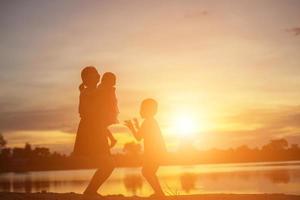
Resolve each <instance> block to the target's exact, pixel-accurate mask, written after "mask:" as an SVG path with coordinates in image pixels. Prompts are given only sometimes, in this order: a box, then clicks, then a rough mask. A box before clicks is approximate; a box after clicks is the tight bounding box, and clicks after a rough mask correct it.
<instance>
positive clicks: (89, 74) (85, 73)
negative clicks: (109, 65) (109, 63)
mask: <svg viewBox="0 0 300 200" xmlns="http://www.w3.org/2000/svg"><path fill="white" fill-rule="evenodd" d="M81 79H82V82H83V84H84V85H85V86H86V87H95V86H97V83H98V82H99V79H100V75H99V73H98V71H97V69H96V68H95V67H94V66H87V67H85V68H84V69H83V70H82V71H81Z"/></svg>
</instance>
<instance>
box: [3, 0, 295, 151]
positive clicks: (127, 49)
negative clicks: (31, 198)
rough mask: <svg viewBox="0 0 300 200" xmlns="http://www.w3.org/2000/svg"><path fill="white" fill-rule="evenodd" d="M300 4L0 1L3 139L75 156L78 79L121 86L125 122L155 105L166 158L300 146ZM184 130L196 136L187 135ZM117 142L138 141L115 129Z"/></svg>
mask: <svg viewBox="0 0 300 200" xmlns="http://www.w3.org/2000/svg"><path fill="white" fill-rule="evenodd" d="M299 10H300V1H298V0H284V1H280V0H272V1H271V0H269V1H267V0H252V1H243V0H235V1H213V0H212V1H199V0H197V1H189V0H186V1H176V0H172V1H171V0H170V1H162V2H161V1H143V0H138V1H126V0H124V1H90V0H89V1H67V0H64V1H39V0H36V1H32V0H29V1H1V2H0V61H1V63H0V81H1V84H0V132H1V133H2V134H3V135H4V137H5V138H6V139H7V140H8V145H9V146H23V145H24V143H25V142H29V143H31V144H33V145H38V146H47V147H50V148H51V149H53V150H57V151H60V152H67V153H69V152H71V150H72V148H73V143H74V138H75V133H76V129H77V125H78V122H79V115H78V108H77V107H78V96H79V91H78V86H79V84H80V83H81V79H80V71H81V69H82V68H83V67H84V66H87V65H94V66H96V67H97V69H98V70H99V72H100V73H101V74H103V73H104V72H106V71H111V72H114V73H115V74H116V75H117V76H118V83H117V95H118V101H119V108H120V112H121V113H120V117H119V118H120V121H121V122H122V121H123V120H126V119H129V118H131V117H135V116H138V109H139V104H140V102H141V100H143V99H144V98H147V97H153V98H155V99H156V100H157V101H158V102H159V113H158V115H157V119H158V121H159V124H160V125H161V128H162V131H163V134H164V138H165V140H166V143H167V145H168V148H169V149H170V150H172V149H175V148H176V147H177V146H178V145H179V143H180V141H182V140H183V138H188V137H190V138H193V141H194V145H195V146H197V148H199V149H209V148H213V147H216V148H228V147H236V146H239V145H241V144H248V145H249V146H260V145H262V144H264V143H266V142H267V141H268V140H270V139H274V138H286V139H288V141H289V142H290V143H298V144H300V12H299ZM180 121H183V122H187V123H188V124H189V125H190V126H192V128H191V130H188V131H190V132H193V133H192V134H191V133H188V131H187V133H182V132H184V126H183V127H181V128H180V127H179V126H178V123H179V124H180ZM111 130H112V131H113V132H114V133H115V136H116V138H117V139H119V143H118V145H117V149H118V148H121V147H122V146H123V144H124V143H125V142H128V141H132V140H133V137H132V136H131V135H130V134H129V131H128V130H127V129H126V128H125V127H124V126H122V125H116V126H114V127H112V129H111Z"/></svg>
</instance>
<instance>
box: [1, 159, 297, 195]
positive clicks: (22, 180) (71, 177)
mask: <svg viewBox="0 0 300 200" xmlns="http://www.w3.org/2000/svg"><path fill="white" fill-rule="evenodd" d="M205 167H207V166H201V165H199V166H194V167H180V166H177V167H162V168H161V170H160V171H159V173H158V175H159V178H160V181H161V183H162V186H168V187H169V188H170V189H172V190H174V191H179V193H180V194H195V193H228V192H229V193H288V194H300V190H299V189H298V188H300V165H298V166H295V165H294V166H286V165H284V166H276V167H273V166H272V167H269V166H268V167H267V166H261V167H259V168H257V167H255V168H249V167H239V168H238V170H237V168H234V167H232V166H230V167H227V168H224V167H219V166H217V167H216V166H215V165H210V166H209V167H208V168H207V169H205V170H203V169H204V168H205ZM93 172H94V170H75V171H55V172H54V171H52V172H31V173H23V174H15V173H7V174H0V191H5V192H27V193H30V192H41V191H48V192H62V193H63V192H76V193H81V192H82V191H83V190H84V188H85V187H86V185H87V184H88V181H89V178H90V177H91V176H92V174H93ZM99 192H100V193H102V194H104V195H105V194H124V195H138V196H147V195H149V194H151V193H152V190H151V189H150V187H149V186H148V184H145V183H144V180H143V178H142V176H141V174H140V169H138V168H134V169H117V170H115V172H114V173H113V175H112V177H111V178H110V179H109V180H108V181H107V182H106V183H105V185H103V187H101V189H100V191H99Z"/></svg>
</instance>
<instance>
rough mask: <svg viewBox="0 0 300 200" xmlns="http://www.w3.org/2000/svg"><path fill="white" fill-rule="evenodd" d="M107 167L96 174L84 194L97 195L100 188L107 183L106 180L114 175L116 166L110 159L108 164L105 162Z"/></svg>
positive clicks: (98, 170)
mask: <svg viewBox="0 0 300 200" xmlns="http://www.w3.org/2000/svg"><path fill="white" fill-rule="evenodd" d="M103 163H105V165H104V166H103V167H101V168H99V169H97V171H96V172H95V174H94V175H93V177H92V179H91V181H90V183H89V185H88V186H87V188H86V189H85V191H84V194H97V190H98V189H99V187H100V186H101V185H102V184H103V183H104V182H105V181H106V179H107V178H108V177H109V176H110V175H111V174H112V172H113V170H114V168H115V166H114V163H113V162H112V161H111V160H110V159H109V160H107V162H103Z"/></svg>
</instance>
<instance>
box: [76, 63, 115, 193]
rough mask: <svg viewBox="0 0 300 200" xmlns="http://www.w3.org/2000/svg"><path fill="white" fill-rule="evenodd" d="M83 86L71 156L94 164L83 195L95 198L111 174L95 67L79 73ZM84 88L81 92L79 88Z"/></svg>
mask: <svg viewBox="0 0 300 200" xmlns="http://www.w3.org/2000/svg"><path fill="white" fill-rule="evenodd" d="M81 78H82V82H83V83H82V84H81V85H80V87H81V89H80V90H81V93H80V99H79V114H80V118H81V120H80V123H79V126H78V131H77V135H76V140H75V146H74V155H75V156H77V157H80V158H84V159H83V160H88V162H90V163H91V162H92V163H93V165H97V166H98V169H97V171H96V172H95V174H94V176H93V177H92V179H91V181H90V183H89V185H88V187H87V188H86V189H85V191H84V194H88V195H97V190H98V188H99V187H100V186H101V185H102V184H103V183H104V181H105V180H106V179H107V178H108V177H109V176H110V175H111V173H112V171H113V170H114V163H113V160H112V157H111V154H110V149H109V144H108V140H107V137H108V135H109V134H110V132H109V130H108V129H107V126H108V125H107V122H106V121H107V120H106V118H107V113H104V112H101V111H102V110H103V109H102V108H103V106H105V105H103V102H102V101H101V100H102V96H103V95H102V90H99V89H97V84H98V82H99V79H100V75H99V73H98V71H97V70H96V68H95V67H93V66H88V67H85V68H84V69H83V70H82V72H81ZM83 87H84V89H82V88H83Z"/></svg>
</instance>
